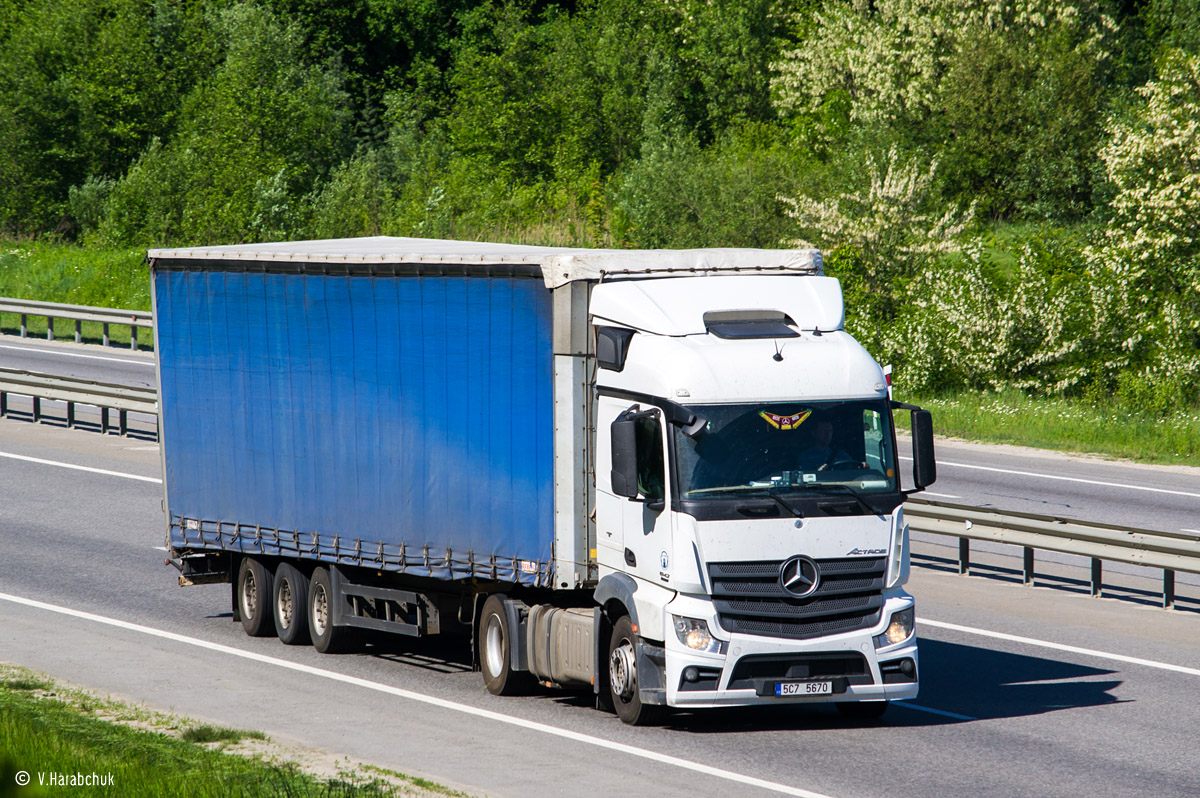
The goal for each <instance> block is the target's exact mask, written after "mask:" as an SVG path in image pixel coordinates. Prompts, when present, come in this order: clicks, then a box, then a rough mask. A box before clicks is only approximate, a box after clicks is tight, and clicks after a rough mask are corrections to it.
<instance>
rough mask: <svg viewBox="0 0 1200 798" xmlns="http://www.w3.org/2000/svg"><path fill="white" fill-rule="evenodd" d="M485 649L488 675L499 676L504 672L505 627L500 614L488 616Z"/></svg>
mask: <svg viewBox="0 0 1200 798" xmlns="http://www.w3.org/2000/svg"><path fill="white" fill-rule="evenodd" d="M483 649H484V660H485V661H486V664H487V669H488V675H489V676H492V677H496V676H499V675H500V674H501V673H503V672H504V665H503V663H504V628H503V626H502V625H501V623H500V616H498V615H491V616H489V617H488V621H487V629H486V631H485V634H484V647H483Z"/></svg>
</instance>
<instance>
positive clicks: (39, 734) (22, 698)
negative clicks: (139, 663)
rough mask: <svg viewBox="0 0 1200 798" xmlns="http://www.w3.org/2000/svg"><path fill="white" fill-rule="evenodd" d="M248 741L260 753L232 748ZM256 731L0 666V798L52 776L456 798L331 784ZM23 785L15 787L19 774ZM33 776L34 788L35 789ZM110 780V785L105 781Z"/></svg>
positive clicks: (440, 791)
mask: <svg viewBox="0 0 1200 798" xmlns="http://www.w3.org/2000/svg"><path fill="white" fill-rule="evenodd" d="M246 741H249V742H250V743H251V744H254V743H256V742H261V743H262V745H261V746H260V747H259V748H253V747H239V746H242V745H244V743H245V742H246ZM271 753H272V749H271V748H270V747H269V746H268V745H266V738H265V735H264V734H263V733H262V732H257V731H242V730H237V729H228V728H222V727H214V726H211V725H207V724H192V723H190V722H189V721H188V720H187V719H186V718H180V717H178V716H174V715H165V714H162V713H157V712H152V711H149V710H146V709H143V708H140V707H136V706H130V705H128V704H124V703H121V702H117V701H112V700H108V699H100V698H97V697H96V696H94V695H92V694H90V693H87V692H85V691H81V690H72V689H67V688H64V687H63V686H62V685H59V684H57V683H56V682H55V681H54V680H52V679H49V678H47V677H45V676H43V675H41V674H37V673H34V672H32V671H29V670H27V669H24V668H18V667H14V666H11V665H3V664H0V798H19V797H20V796H35V795H49V794H51V793H54V792H57V791H59V790H61V789H64V788H63V787H61V786H58V787H55V786H49V784H50V783H49V779H50V774H51V773H55V774H62V775H64V776H67V777H69V776H71V775H75V774H81V776H89V775H90V774H93V773H95V774H97V777H98V778H97V779H94V780H93V782H91V783H90V784H89V785H88V786H77V787H75V788H70V787H69V786H68V787H67V789H68V791H69V792H80V793H81V794H82V792H86V793H87V794H88V795H102V796H155V798H160V797H161V796H167V797H168V798H175V797H178V798H185V797H187V798H207V796H228V795H238V796H245V797H246V798H254V797H255V796H263V797H264V798H266V797H267V796H272V797H273V796H279V795H286V796H294V797H295V798H302V797H304V796H311V797H312V798H392V797H393V796H420V797H421V798H434V797H435V796H461V795H462V794H461V793H458V792H456V791H453V790H449V789H447V788H446V787H442V786H441V785H438V784H434V783H432V782H429V781H426V780H424V779H413V778H410V777H406V776H402V775H400V774H397V773H393V772H390V771H384V770H380V769H378V768H373V767H368V766H362V767H358V768H349V767H347V768H346V769H345V770H343V771H341V772H339V773H338V775H336V776H334V777H332V778H329V777H318V776H313V775H309V774H308V773H306V772H305V771H304V770H303V769H302V768H301V767H299V766H298V765H297V764H296V763H295V762H293V761H289V760H286V759H282V760H281V759H278V758H272V757H271ZM22 771H23V772H24V773H26V774H28V776H29V784H28V785H27V786H18V775H19V774H20V773H21V772H22ZM39 774H41V781H42V782H44V783H42V784H39ZM110 774H111V781H109V780H108V778H107V777H108V776H109V775H110Z"/></svg>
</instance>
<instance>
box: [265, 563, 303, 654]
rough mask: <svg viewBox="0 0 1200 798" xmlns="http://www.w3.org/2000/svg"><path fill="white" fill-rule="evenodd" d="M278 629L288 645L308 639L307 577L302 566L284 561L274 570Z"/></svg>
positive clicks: (273, 607) (275, 609) (273, 604)
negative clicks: (301, 568)
mask: <svg viewBox="0 0 1200 798" xmlns="http://www.w3.org/2000/svg"><path fill="white" fill-rule="evenodd" d="M271 608H272V610H273V611H274V613H275V630H276V631H277V632H278V633H279V639H280V640H281V641H282V642H283V643H284V644H286V645H289V646H298V645H304V644H305V643H307V642H308V577H306V576H305V575H304V574H303V573H302V572H301V571H300V569H299V568H297V567H296V566H294V565H292V564H290V563H286V562H285V563H282V564H281V565H280V566H279V568H277V569H276V570H275V600H274V601H272V602H271Z"/></svg>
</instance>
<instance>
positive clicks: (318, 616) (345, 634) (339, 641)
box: [308, 568, 351, 654]
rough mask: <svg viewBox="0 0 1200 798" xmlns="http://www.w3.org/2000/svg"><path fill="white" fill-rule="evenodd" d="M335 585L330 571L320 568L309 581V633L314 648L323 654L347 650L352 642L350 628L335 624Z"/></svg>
mask: <svg viewBox="0 0 1200 798" xmlns="http://www.w3.org/2000/svg"><path fill="white" fill-rule="evenodd" d="M336 600H337V597H336V596H335V595H333V587H332V585H331V583H330V580H329V571H328V570H327V569H325V568H318V569H316V570H315V571H313V574H312V579H310V580H309V582H308V634H309V637H310V639H311V640H312V644H313V648H315V649H316V650H317V651H320V652H321V653H322V654H337V653H339V652H342V651H345V650H346V648H347V647H348V646H349V643H350V631H351V630H350V629H349V628H348V627H345V626H334V625H333V602H334V601H336Z"/></svg>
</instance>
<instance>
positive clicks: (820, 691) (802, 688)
mask: <svg viewBox="0 0 1200 798" xmlns="http://www.w3.org/2000/svg"><path fill="white" fill-rule="evenodd" d="M775 695H779V696H792V695H833V682H779V683H778V684H776V685H775Z"/></svg>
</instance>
